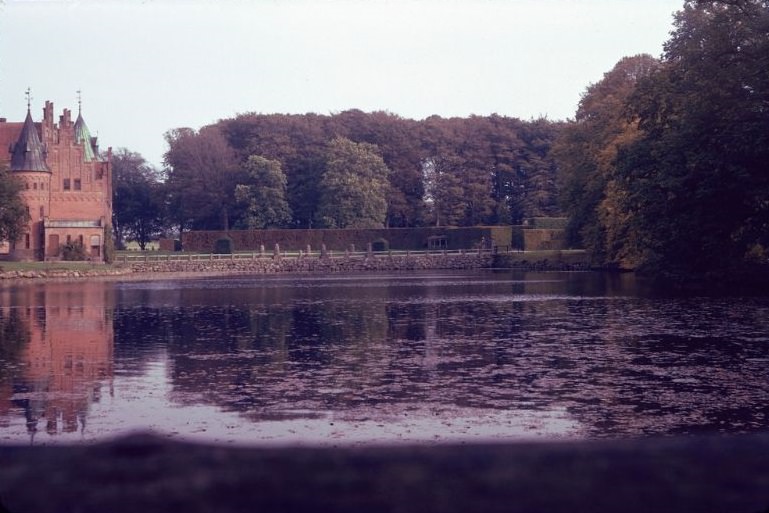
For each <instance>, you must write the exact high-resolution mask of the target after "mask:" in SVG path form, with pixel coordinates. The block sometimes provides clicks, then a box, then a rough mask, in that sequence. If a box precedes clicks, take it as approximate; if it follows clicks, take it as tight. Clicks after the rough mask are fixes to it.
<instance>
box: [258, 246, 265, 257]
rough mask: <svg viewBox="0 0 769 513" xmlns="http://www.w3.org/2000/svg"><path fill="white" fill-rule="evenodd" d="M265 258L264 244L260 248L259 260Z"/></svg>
mask: <svg viewBox="0 0 769 513" xmlns="http://www.w3.org/2000/svg"><path fill="white" fill-rule="evenodd" d="M263 256H264V244H261V245H260V246H259V258H261V257H263Z"/></svg>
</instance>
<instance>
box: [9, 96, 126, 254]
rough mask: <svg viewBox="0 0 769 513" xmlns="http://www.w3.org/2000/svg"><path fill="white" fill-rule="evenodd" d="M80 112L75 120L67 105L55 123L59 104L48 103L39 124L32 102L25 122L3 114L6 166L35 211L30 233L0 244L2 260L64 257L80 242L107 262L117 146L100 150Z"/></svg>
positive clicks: (32, 211) (29, 209) (33, 211)
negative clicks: (66, 248) (66, 249)
mask: <svg viewBox="0 0 769 513" xmlns="http://www.w3.org/2000/svg"><path fill="white" fill-rule="evenodd" d="M78 103H79V102H78ZM80 110H81V109H80V108H78V116H77V119H76V120H75V121H74V122H73V121H72V114H71V112H70V110H69V109H64V111H63V113H62V115H61V116H59V122H58V123H54V119H53V103H51V102H49V101H47V102H45V107H44V108H43V120H42V121H41V122H35V121H33V119H32V114H31V113H30V108H29V101H28V102H27V117H26V119H25V120H24V122H23V123H18V122H8V121H7V120H6V119H5V118H0V166H6V167H7V168H8V169H9V171H10V174H11V175H13V176H16V177H17V178H18V179H19V180H21V182H22V183H23V189H22V191H21V198H22V200H23V201H24V203H25V204H26V206H27V212H28V214H29V220H28V222H27V228H26V232H25V234H24V235H23V236H22V237H21V238H20V239H19V240H16V241H6V242H5V243H3V244H0V259H7V260H60V259H62V248H63V246H64V245H65V244H68V243H69V244H71V245H74V244H80V245H81V246H82V247H83V250H84V255H85V258H86V259H88V260H90V261H92V262H102V261H103V260H104V240H105V227H106V226H107V225H108V224H109V223H110V222H111V219H112V164H111V160H112V149H111V148H110V149H108V150H107V152H106V155H102V154H101V153H100V152H99V147H98V145H97V143H96V138H95V137H91V134H90V132H89V131H88V127H87V126H86V124H85V121H84V120H83V116H82V114H81V112H80ZM3 148H8V153H7V154H6V153H5V151H4V150H3Z"/></svg>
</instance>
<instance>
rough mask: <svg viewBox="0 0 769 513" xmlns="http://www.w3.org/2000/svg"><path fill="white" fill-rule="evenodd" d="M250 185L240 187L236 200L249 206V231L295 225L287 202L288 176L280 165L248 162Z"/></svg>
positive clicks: (266, 161)
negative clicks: (250, 229) (251, 229)
mask: <svg viewBox="0 0 769 513" xmlns="http://www.w3.org/2000/svg"><path fill="white" fill-rule="evenodd" d="M245 171H246V173H247V174H248V177H249V183H248V184H238V186H237V187H236V189H235V197H236V198H237V200H238V201H240V202H245V203H247V205H248V209H247V213H246V223H247V225H248V227H249V228H256V229H264V228H286V227H288V225H289V224H290V223H291V208H290V207H289V206H288V201H287V200H286V184H287V181H286V175H285V174H284V173H283V169H282V168H281V165H280V162H279V161H277V160H269V159H266V158H264V157H260V156H258V155H252V156H251V157H249V158H248V161H247V162H246V166H245Z"/></svg>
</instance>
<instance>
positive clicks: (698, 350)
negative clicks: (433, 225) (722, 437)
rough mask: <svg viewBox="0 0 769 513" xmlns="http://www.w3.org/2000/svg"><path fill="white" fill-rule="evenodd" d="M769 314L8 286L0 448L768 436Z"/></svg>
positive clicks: (524, 283)
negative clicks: (134, 438)
mask: <svg viewBox="0 0 769 513" xmlns="http://www.w3.org/2000/svg"><path fill="white" fill-rule="evenodd" d="M768 398H769V298H765V297H764V298H755V297H666V296H656V295H654V294H651V293H649V292H648V291H645V290H643V288H642V287H640V286H639V285H638V284H637V283H636V282H635V280H634V278H633V276H632V275H602V274H593V273H516V272H492V271H478V272H427V273H401V274H364V275H352V276H304V277H297V276H272V277H250V276H242V277H237V278H205V279H186V280H179V279H171V280H166V279H160V280H157V281H127V282H114V281H92V282H82V283H81V282H67V283H65V282H59V283H53V282H52V283H43V284H41V283H38V284H29V285H20V286H14V287H9V286H5V288H2V289H0V443H34V444H52V443H73V442H81V441H94V440H102V439H105V438H109V437H113V436H115V435H118V434H122V433H126V432H129V431H134V430H153V431H155V432H157V433H161V434H163V435H164V436H168V437H172V438H180V439H187V440H189V439H193V440H202V441H207V442H220V443H236V444H251V445H253V444H260V445H264V444H290V445H297V444H305V445H342V444H372V443H373V444H381V443H384V444H389V443H415V442H416V443H446V442H450V443H457V442H468V441H490V440H492V441H510V440H521V439H531V438H538V439H553V438H559V439H584V438H603V437H636V436H652V435H655V436H656V435H670V434H684V433H702V432H718V433H742V432H750V431H763V430H766V429H767V428H769V401H768V400H767V399H768Z"/></svg>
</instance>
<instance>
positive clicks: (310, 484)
mask: <svg viewBox="0 0 769 513" xmlns="http://www.w3.org/2000/svg"><path fill="white" fill-rule="evenodd" d="M0 462H1V463H2V464H1V465H0V498H2V504H3V506H4V507H5V509H6V510H7V511H9V512H10V513H37V512H41V513H43V512H45V513H48V512H54V511H55V512H59V513H67V512H83V513H90V512H94V513H95V512H107V511H109V512H112V513H124V512H125V513H129V512H130V513H138V512H165V511H180V512H185V513H195V512H201V513H202V512H241V511H242V512H246V511H248V512H255V511H258V512H260V513H265V512H283V513H285V512H299V511H308V512H310V511H312V512H315V511H318V512H319V511H334V512H355V513H360V512H366V513H372V512H404V513H406V512H419V513H425V512H432V511H435V512H462V513H468V512H518V511H520V512H530V513H531V512H547V513H558V512H564V513H566V512H568V513H574V512H580V511H585V512H588V511H589V512H593V513H600V512H619V511H622V512H625V513H632V512H684V511H685V512H697V511H700V512H719V513H759V512H761V513H763V512H765V511H768V510H769V435H753V436H741V437H704V438H675V439H655V440H634V441H608V442H606V441H604V442H578V443H573V442H560V443H528V444H525V443H522V444H512V445H476V446H451V447H449V446H419V447H395V448H392V447H391V448H344V449H242V448H232V447H229V448H228V447H216V446H203V445H191V444H182V443H177V442H169V441H166V440H162V439H160V438H156V437H151V436H145V435H136V436H132V437H128V438H124V439H121V440H117V441H114V442H112V443H107V444H102V445H95V446H79V447H51V448H39V447H31V448H30V447H7V446H0ZM0 511H2V508H0Z"/></svg>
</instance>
